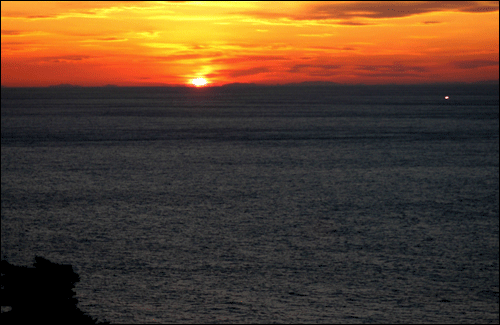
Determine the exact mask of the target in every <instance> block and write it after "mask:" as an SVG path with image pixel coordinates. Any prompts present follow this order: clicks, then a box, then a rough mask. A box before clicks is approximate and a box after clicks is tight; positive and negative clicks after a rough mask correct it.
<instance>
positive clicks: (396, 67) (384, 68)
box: [356, 63, 427, 73]
mask: <svg viewBox="0 0 500 325" xmlns="http://www.w3.org/2000/svg"><path fill="white" fill-rule="evenodd" d="M356 70H363V71H380V72H384V73H385V72H394V73H404V72H407V71H415V72H426V71H427V69H426V68H425V67H420V66H405V65H402V64H399V63H394V64H392V65H361V66H358V67H357V68H356Z"/></svg>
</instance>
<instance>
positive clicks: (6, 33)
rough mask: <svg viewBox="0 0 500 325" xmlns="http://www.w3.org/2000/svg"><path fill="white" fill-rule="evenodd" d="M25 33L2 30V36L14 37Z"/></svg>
mask: <svg viewBox="0 0 500 325" xmlns="http://www.w3.org/2000/svg"><path fill="white" fill-rule="evenodd" d="M21 34H23V32H21V31H19V30H2V35H3V36H14V35H21Z"/></svg>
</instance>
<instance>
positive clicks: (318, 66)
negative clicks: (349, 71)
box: [287, 64, 342, 74]
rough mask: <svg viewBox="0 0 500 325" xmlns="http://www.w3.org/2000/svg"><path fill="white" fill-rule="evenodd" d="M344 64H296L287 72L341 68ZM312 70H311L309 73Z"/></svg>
mask: <svg viewBox="0 0 500 325" xmlns="http://www.w3.org/2000/svg"><path fill="white" fill-rule="evenodd" d="M341 67H342V65H340V64H296V65H294V66H293V67H291V68H290V69H288V71H287V72H289V73H302V72H304V71H306V70H318V69H319V70H323V71H328V70H336V69H340V68H341ZM311 73H312V72H311V71H309V74H311ZM314 73H315V74H317V73H318V71H316V72H314Z"/></svg>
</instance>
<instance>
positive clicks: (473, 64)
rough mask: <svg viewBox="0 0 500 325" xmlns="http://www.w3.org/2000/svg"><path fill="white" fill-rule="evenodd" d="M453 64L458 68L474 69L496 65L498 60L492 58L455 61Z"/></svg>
mask: <svg viewBox="0 0 500 325" xmlns="http://www.w3.org/2000/svg"><path fill="white" fill-rule="evenodd" d="M453 64H454V65H455V66H456V67H457V68H459V69H476V68H482V67H490V66H497V65H498V61H494V60H468V61H455V62H453Z"/></svg>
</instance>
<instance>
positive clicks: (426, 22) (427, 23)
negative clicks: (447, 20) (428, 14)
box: [424, 20, 441, 25]
mask: <svg viewBox="0 0 500 325" xmlns="http://www.w3.org/2000/svg"><path fill="white" fill-rule="evenodd" d="M440 23H441V22H440V21H435V20H430V21H424V24H426V25H429V24H440Z"/></svg>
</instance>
